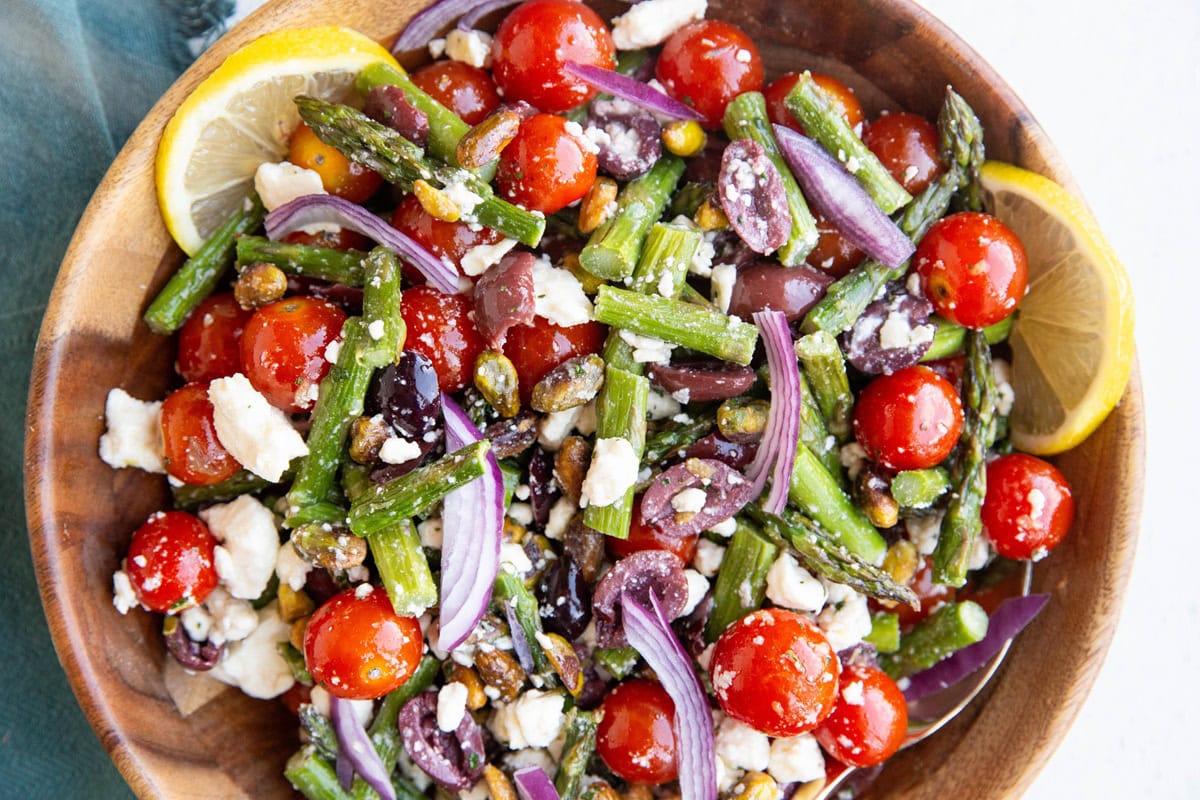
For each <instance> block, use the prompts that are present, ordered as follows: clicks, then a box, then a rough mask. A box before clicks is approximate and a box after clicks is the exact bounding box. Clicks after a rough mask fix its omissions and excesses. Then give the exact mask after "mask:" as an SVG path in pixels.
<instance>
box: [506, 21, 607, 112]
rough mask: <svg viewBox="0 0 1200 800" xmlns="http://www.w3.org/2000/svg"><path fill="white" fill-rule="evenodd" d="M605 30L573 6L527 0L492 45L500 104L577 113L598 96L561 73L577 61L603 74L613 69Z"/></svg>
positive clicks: (584, 84) (507, 22) (577, 80)
mask: <svg viewBox="0 0 1200 800" xmlns="http://www.w3.org/2000/svg"><path fill="white" fill-rule="evenodd" d="M616 52H617V50H616V47H615V46H614V45H613V40H612V34H611V33H609V30H608V26H607V25H605V24H604V20H602V19H601V18H600V16H599V15H598V14H596V12H595V11H593V10H592V9H591V8H589V7H587V6H585V5H584V4H583V3H576V2H574V1H573V0H528V2H524V3H522V4H521V5H519V6H517V7H516V8H514V9H513V10H512V11H511V12H510V13H509V15H508V16H507V17H505V18H504V21H503V22H501V23H500V27H499V28H498V29H497V30H496V36H495V39H494V40H493V41H492V75H493V77H494V78H495V80H496V85H497V87H499V89H500V92H501V93H502V94H503V95H504V99H505V100H507V101H509V102H512V101H514V100H524V101H525V102H527V103H529V104H531V105H533V106H535V107H536V108H538V109H540V110H542V111H549V112H557V111H566V110H567V109H571V108H575V107H576V106H578V105H580V104H581V103H585V102H587V101H588V100H591V99H592V98H593V97H595V96H596V94H597V91H596V90H595V89H593V88H592V87H591V86H589V85H588V84H586V83H584V82H583V81H581V80H579V79H578V78H575V77H572V76H571V75H569V74H567V72H566V70H565V69H564V68H563V67H564V65H565V64H566V63H567V62H568V61H575V62H577V63H580V64H586V65H589V66H593V67H600V68H601V69H612V68H613V67H614V65H615V64H616Z"/></svg>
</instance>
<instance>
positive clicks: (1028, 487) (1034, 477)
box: [983, 453, 1075, 561]
mask: <svg viewBox="0 0 1200 800" xmlns="http://www.w3.org/2000/svg"><path fill="white" fill-rule="evenodd" d="M1074 520H1075V498H1074V497H1073V496H1072V495H1071V487H1070V485H1068V484H1067V479H1066V478H1064V477H1063V474H1062V473H1061V472H1059V471H1058V469H1057V468H1056V467H1055V466H1054V465H1053V464H1051V463H1050V462H1048V461H1043V460H1042V459H1040V458H1034V457H1033V456H1029V455H1025V454H1024V453H1010V454H1009V455H1006V456H1000V458H997V459H996V460H995V461H993V462H991V463H990V464H988V467H987V495H986V496H985V498H984V501H983V528H984V530H985V531H987V535H988V539H990V540H991V542H992V545H993V546H995V548H996V552H998V553H999V554H1000V555H1002V556H1004V557H1005V558H1016V559H1026V558H1032V559H1034V560H1035V561H1036V560H1037V559H1040V558H1042V557H1043V556H1045V555H1046V554H1047V553H1049V552H1050V551H1051V550H1053V549H1054V548H1055V547H1058V543H1059V542H1061V541H1062V540H1063V537H1064V536H1066V535H1067V531H1069V530H1070V529H1071V523H1072V522H1073V521H1074Z"/></svg>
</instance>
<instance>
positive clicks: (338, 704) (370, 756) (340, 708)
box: [329, 695, 396, 800]
mask: <svg viewBox="0 0 1200 800" xmlns="http://www.w3.org/2000/svg"><path fill="white" fill-rule="evenodd" d="M329 708H330V716H331V717H333V729H334V731H335V732H336V733H337V740H338V758H337V762H338V763H337V773H338V779H339V780H341V779H342V778H343V775H344V774H345V772H346V769H345V767H344V766H343V765H344V764H346V763H349V765H350V767H351V768H352V769H350V770H349V774H350V779H351V781H353V779H354V773H355V772H357V773H358V774H359V775H361V776H362V779H363V780H364V781H366V782H367V784H368V785H369V786H370V787H371V788H372V789H374V790H375V791H376V792H378V793H379V796H380V797H382V798H383V799H384V800H396V790H395V788H394V787H393V786H392V778H391V776H390V775H389V774H388V770H387V767H385V766H384V765H383V759H382V758H380V757H379V753H378V752H377V751H376V750H375V745H374V744H372V743H371V737H370V736H368V735H367V729H366V728H364V727H363V724H362V723H361V722H359V721H358V716H357V715H355V713H354V704H353V703H351V702H350V701H349V700H343V699H342V698H340V697H334V696H332V695H331V696H330V699H329ZM342 788H343V789H349V788H350V787H348V786H346V785H345V784H342Z"/></svg>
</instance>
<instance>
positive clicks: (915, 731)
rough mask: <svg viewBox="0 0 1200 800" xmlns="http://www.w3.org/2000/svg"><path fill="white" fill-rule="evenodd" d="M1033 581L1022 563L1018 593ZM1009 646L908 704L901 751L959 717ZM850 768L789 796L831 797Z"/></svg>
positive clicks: (809, 799)
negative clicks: (967, 673)
mask: <svg viewBox="0 0 1200 800" xmlns="http://www.w3.org/2000/svg"><path fill="white" fill-rule="evenodd" d="M1032 583H1033V564H1032V562H1028V561H1027V562H1025V565H1024V567H1023V570H1022V575H1021V594H1022V595H1027V594H1029V589H1030V587H1031V585H1032ZM1010 647H1012V640H1011V639H1010V640H1009V641H1007V642H1005V643H1004V647H1002V648H1001V649H1000V652H999V653H997V654H996V655H995V656H994V657H993V658H992V660H991V661H990V662H989V663H988V664H987V665H986V666H984V667H982V668H981V669H979V670H978V671H976V672H975V673H974V674H972V675H971V676H970V677H968V678H965V679H964V680H961V681H959V682H958V683H956V684H954V685H953V686H947V687H946V688H945V689H942V690H941V691H940V692H935V693H934V694H931V695H928V696H926V697H922V698H921V699H920V700H917V701H915V702H913V703H910V704H909V706H908V736H907V737H905V739H904V744H902V745H901V746H900V749H901V750H903V749H904V748H906V747H912V746H913V745H914V744H916V743H917V742H920V741H923V740H925V739H927V738H929V737H930V736H932V735H933V734H935V733H937V732H938V731H939V730H941V729H942V728H943V727H945V726H946V724H947V723H949V722H950V720H952V719H954V718H955V717H957V716H958V714H959V712H961V711H962V710H963V709H964V708H966V707H967V705H968V704H969V703H970V702H971V701H972V700H974V699H975V697H976V695H978V694H979V693H980V692H981V691H983V687H984V686H987V684H988V681H990V680H991V679H992V676H994V675H995V674H996V672H997V670H999V669H1000V664H1001V663H1002V662H1003V661H1004V657H1005V656H1007V655H1008V650H1009V648H1010ZM854 771H855V770H854V768H853V767H847V768H846V770H845V771H844V772H842V774H840V775H838V776H837V777H836V778H834V779H833V780H832V781H830V782H828V783H826V784H825V785H824V786H821V787H820V788H816V787H817V786H819V784H817V783H816V782H814V783H813V784H812V785H813V787H814V789H815V791H814V793H813V794H805V793H804V792H803V791H801V792H797V793H796V794H794V795H793V796H792V800H831V798H833V797H834V796H835V795H836V794H837V792H838V790H839V789H841V788H842V787H843V786H844V785H845V784H846V782H847V781H848V779H849V778H850V776H851V775H852V774H854Z"/></svg>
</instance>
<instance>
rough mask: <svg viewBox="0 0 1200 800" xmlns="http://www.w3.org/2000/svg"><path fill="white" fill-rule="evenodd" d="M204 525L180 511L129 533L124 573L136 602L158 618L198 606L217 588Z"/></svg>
mask: <svg viewBox="0 0 1200 800" xmlns="http://www.w3.org/2000/svg"><path fill="white" fill-rule="evenodd" d="M216 546H217V539H216V537H215V536H213V535H212V533H211V532H210V531H209V530H208V526H207V525H205V524H204V523H203V522H201V521H200V520H199V519H197V518H196V517H193V516H192V515H191V514H188V513H187V512H185V511H167V512H165V513H163V512H161V511H160V512H159V513H157V514H154V515H153V516H151V517H150V519H148V520H146V522H145V523H144V524H143V525H142V527H140V528H138V529H137V530H136V531H134V532H133V539H132V540H130V542H129V552H128V553H127V554H126V556H125V567H124V568H125V574H127V575H128V576H129V582H130V583H131V584H132V585H133V593H134V594H135V595H137V599H138V602H140V603H141V604H142V605H144V606H145V607H146V608H148V609H150V610H151V611H157V612H159V613H160V614H174V613H177V612H179V611H183V610H184V609H185V608H190V607H191V606H194V605H196V604H198V603H203V602H204V601H205V599H207V598H208V595H209V593H210V592H211V591H212V590H213V589H215V588H216V586H217V568H216V567H215V566H213V551H214V550H215V548H216Z"/></svg>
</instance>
